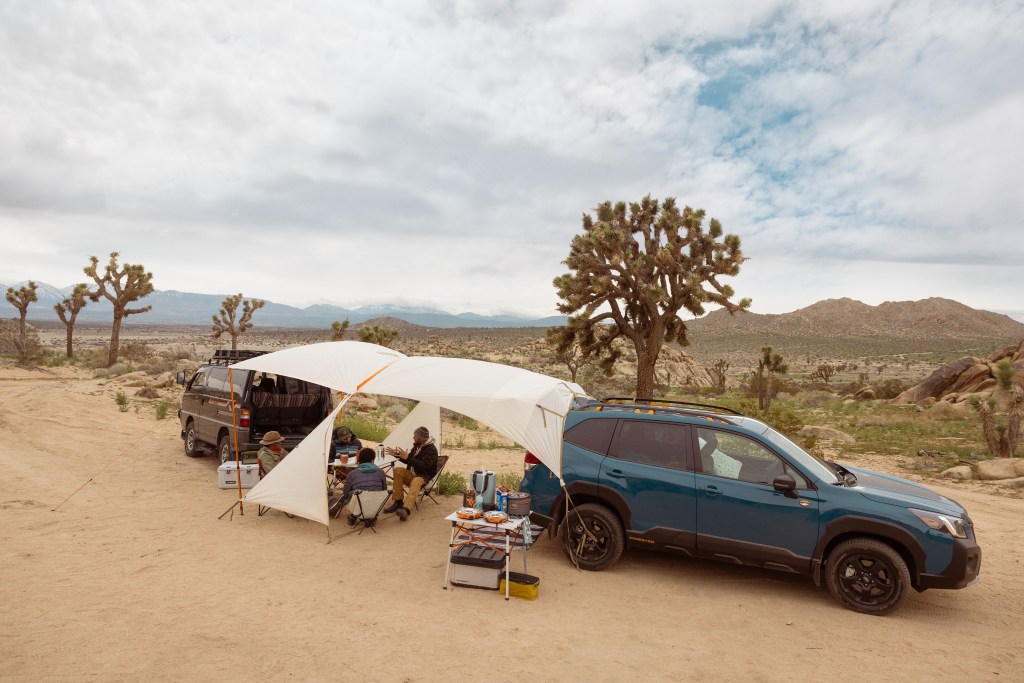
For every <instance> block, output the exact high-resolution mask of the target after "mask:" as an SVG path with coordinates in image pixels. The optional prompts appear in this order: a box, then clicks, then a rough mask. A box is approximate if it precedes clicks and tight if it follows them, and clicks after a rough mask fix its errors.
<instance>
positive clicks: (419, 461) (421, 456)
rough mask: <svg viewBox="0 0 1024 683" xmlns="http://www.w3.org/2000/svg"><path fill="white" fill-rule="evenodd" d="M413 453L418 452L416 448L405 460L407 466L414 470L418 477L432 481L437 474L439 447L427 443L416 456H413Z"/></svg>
mask: <svg viewBox="0 0 1024 683" xmlns="http://www.w3.org/2000/svg"><path fill="white" fill-rule="evenodd" d="M413 451H416V447H415V446H413V448H412V450H411V451H409V457H408V458H406V459H405V466H406V467H408V468H409V469H410V470H412V473H413V474H415V475H416V476H417V477H423V480H424V481H430V480H431V479H433V478H434V475H435V474H437V446H435V445H434V444H433V443H427V444H424V445H423V446H421V447H420V449H419V450H418V451H416V453H415V455H413Z"/></svg>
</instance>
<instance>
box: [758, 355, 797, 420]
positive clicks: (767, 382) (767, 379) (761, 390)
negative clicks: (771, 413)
mask: <svg viewBox="0 0 1024 683" xmlns="http://www.w3.org/2000/svg"><path fill="white" fill-rule="evenodd" d="M787 372H789V366H788V365H786V363H784V362H783V360H782V356H781V355H780V354H778V353H772V347H770V346H763V347H761V358H760V359H758V361H757V372H756V373H755V375H754V381H755V382H756V383H757V409H758V410H768V409H769V408H771V405H772V399H773V398H774V397H775V375H784V374H786V373H787Z"/></svg>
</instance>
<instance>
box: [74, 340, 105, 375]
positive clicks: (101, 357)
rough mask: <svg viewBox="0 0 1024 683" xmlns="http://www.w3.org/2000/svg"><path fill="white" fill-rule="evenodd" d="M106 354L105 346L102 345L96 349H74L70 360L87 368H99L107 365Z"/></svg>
mask: <svg viewBox="0 0 1024 683" xmlns="http://www.w3.org/2000/svg"><path fill="white" fill-rule="evenodd" d="M108 355H109V354H108V352H107V347H106V346H102V347H100V348H98V349H85V350H82V351H75V355H74V357H73V358H72V361H73V362H74V364H75V365H81V366H82V367H85V368H89V369H90V370H98V369H100V368H106V367H107V356H108ZM94 376H95V373H94Z"/></svg>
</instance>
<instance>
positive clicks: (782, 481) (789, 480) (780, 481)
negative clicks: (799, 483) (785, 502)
mask: <svg viewBox="0 0 1024 683" xmlns="http://www.w3.org/2000/svg"><path fill="white" fill-rule="evenodd" d="M772 488H773V489H775V490H776V491H780V492H781V493H782V495H784V496H786V498H796V479H794V478H793V475H791V474H780V475H779V476H777V477H775V480H774V481H773V482H772Z"/></svg>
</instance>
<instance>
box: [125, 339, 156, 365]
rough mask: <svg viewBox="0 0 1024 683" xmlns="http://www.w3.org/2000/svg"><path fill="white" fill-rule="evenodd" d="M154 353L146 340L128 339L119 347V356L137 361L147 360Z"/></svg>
mask: <svg viewBox="0 0 1024 683" xmlns="http://www.w3.org/2000/svg"><path fill="white" fill-rule="evenodd" d="M151 355H152V351H150V350H149V345H148V344H146V342H144V341H134V340H132V341H126V342H123V343H122V344H121V345H120V346H119V347H118V349H117V356H118V358H124V359H125V360H131V361H135V362H136V363H138V362H141V361H144V360H146V359H147V358H149V357H150V356H151Z"/></svg>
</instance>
